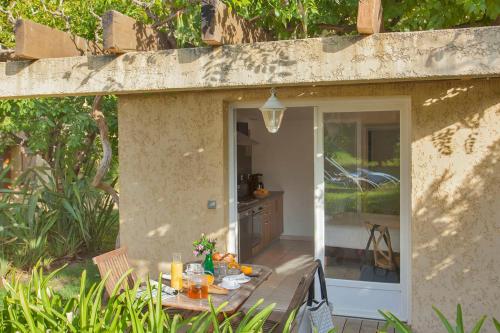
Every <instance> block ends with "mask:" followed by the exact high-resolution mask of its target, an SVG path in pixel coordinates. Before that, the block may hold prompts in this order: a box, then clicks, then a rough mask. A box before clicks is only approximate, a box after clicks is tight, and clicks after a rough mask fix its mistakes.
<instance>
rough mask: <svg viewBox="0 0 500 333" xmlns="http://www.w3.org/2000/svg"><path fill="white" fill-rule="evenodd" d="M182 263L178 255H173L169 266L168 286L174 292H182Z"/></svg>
mask: <svg viewBox="0 0 500 333" xmlns="http://www.w3.org/2000/svg"><path fill="white" fill-rule="evenodd" d="M182 268H183V267H182V261H181V255H180V253H175V254H174V257H173V260H172V264H170V276H171V279H170V286H171V287H172V288H174V289H175V290H182Z"/></svg>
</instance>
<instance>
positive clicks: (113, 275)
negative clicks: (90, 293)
mask: <svg viewBox="0 0 500 333" xmlns="http://www.w3.org/2000/svg"><path fill="white" fill-rule="evenodd" d="M92 260H93V261H94V264H96V265H97V268H98V269H99V274H100V275H101V278H102V279H104V278H105V277H106V276H108V279H107V280H106V285H105V287H106V292H107V293H108V296H109V295H111V293H112V292H113V290H114V289H115V286H116V284H117V283H118V280H119V279H120V278H121V277H122V276H123V275H124V274H125V273H126V272H127V271H128V270H130V269H131V268H132V267H131V266H130V264H129V261H128V256H127V248H126V247H121V248H119V249H116V250H113V251H110V252H107V253H104V254H101V255H100V256H97V257H94V258H93V259H92ZM136 280H137V278H136V275H135V274H134V272H132V273H131V274H129V275H128V276H127V278H126V279H125V280H124V281H123V283H122V287H121V288H120V289H119V290H123V289H125V285H124V283H126V284H127V285H128V286H129V287H133V286H134V282H135V281H136Z"/></svg>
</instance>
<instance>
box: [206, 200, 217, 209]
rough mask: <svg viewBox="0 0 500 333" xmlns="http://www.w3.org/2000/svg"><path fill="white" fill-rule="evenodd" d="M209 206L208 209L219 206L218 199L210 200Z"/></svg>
mask: <svg viewBox="0 0 500 333" xmlns="http://www.w3.org/2000/svg"><path fill="white" fill-rule="evenodd" d="M207 208H208V209H216V208H217V201H216V200H208V204H207Z"/></svg>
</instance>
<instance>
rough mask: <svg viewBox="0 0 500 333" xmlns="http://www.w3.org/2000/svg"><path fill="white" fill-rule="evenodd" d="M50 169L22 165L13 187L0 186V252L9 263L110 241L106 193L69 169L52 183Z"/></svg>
mask: <svg viewBox="0 0 500 333" xmlns="http://www.w3.org/2000/svg"><path fill="white" fill-rule="evenodd" d="M51 171H52V170H51V169H48V168H45V167H35V168H31V169H28V170H26V171H25V172H23V173H22V175H21V176H19V177H18V178H17V179H16V182H15V183H14V184H13V186H12V187H13V188H15V190H9V189H3V190H1V191H2V194H1V197H0V242H1V243H2V248H1V249H0V257H3V258H4V259H7V260H8V261H10V262H12V263H13V265H14V266H15V267H18V268H23V269H29V268H31V267H33V266H34V265H35V264H36V263H37V262H39V261H40V260H42V261H43V262H42V263H43V264H50V262H51V261H52V260H53V259H59V258H63V257H73V256H75V255H76V254H77V253H79V252H83V251H86V252H91V253H96V252H99V251H101V250H105V249H107V248H109V247H110V246H109V243H111V244H113V243H114V237H113V236H116V233H117V225H118V211H117V210H116V209H115V207H114V203H113V201H112V199H111V198H110V196H109V195H107V194H105V193H104V192H102V191H100V190H98V189H95V188H94V187H93V186H92V185H91V184H90V180H89V179H88V178H87V177H77V176H75V175H74V174H72V172H71V171H69V172H67V174H65V175H64V177H62V178H60V181H59V182H56V181H55V180H54V178H53V177H52V172H51ZM0 176H1V175H0ZM4 182H6V181H4ZM110 231H111V232H110ZM113 231H114V232H113ZM110 235H111V238H113V239H109V238H110ZM111 248H112V246H111Z"/></svg>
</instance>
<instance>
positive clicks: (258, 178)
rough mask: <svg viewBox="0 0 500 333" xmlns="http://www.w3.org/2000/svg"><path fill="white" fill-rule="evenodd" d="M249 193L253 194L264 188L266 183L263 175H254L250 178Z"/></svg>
mask: <svg viewBox="0 0 500 333" xmlns="http://www.w3.org/2000/svg"><path fill="white" fill-rule="evenodd" d="M248 179H249V181H248V185H249V191H250V193H253V192H254V191H255V190H257V189H261V188H264V183H263V182H262V174H261V173H254V174H251V175H250V176H249V178H248Z"/></svg>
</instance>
